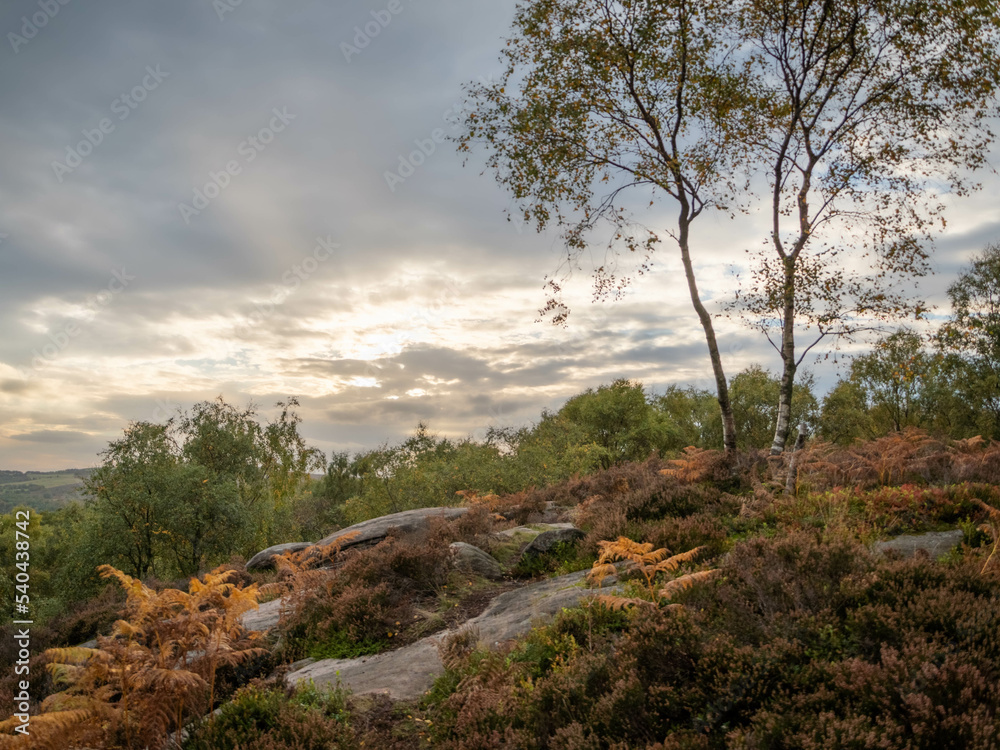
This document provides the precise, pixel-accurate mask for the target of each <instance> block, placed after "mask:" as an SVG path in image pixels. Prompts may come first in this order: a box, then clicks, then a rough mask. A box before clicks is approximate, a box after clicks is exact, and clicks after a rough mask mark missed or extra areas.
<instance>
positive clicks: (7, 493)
mask: <svg viewBox="0 0 1000 750" xmlns="http://www.w3.org/2000/svg"><path fill="white" fill-rule="evenodd" d="M91 471H93V469H66V470H65V471H9V470H5V469H0V514H5V513H10V512H11V510H13V509H14V508H16V507H17V506H19V505H27V506H28V507H29V508H34V509H35V510H41V511H45V510H57V509H59V508H62V507H63V506H64V505H66V504H68V503H70V502H72V501H73V500H80V499H81V495H80V490H81V489H83V480H84V479H86V478H87V477H88V476H90V472H91Z"/></svg>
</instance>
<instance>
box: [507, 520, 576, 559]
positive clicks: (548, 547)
mask: <svg viewBox="0 0 1000 750" xmlns="http://www.w3.org/2000/svg"><path fill="white" fill-rule="evenodd" d="M585 536H587V535H586V534H584V533H583V532H582V531H580V529H576V528H573V527H570V528H567V529H552V530H550V531H543V532H542V533H541V534H539V535H538V536H536V537H535V538H534V539H532V540H531V541H530V542H529V543H528V546H527V547H525V548H524V550H523V551H522V552H521V560H522V561H524V560H530V559H531V558H533V557H541V556H543V555H547V554H549V553H550V552H552V550H553V549H555V546H556V545H557V544H576V543H577V542H579V541H580V540H581V539H583V538H584V537H585Z"/></svg>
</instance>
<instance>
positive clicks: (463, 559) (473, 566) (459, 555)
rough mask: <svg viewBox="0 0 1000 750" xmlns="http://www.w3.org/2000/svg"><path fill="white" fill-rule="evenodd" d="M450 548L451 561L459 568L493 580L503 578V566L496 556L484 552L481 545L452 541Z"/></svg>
mask: <svg viewBox="0 0 1000 750" xmlns="http://www.w3.org/2000/svg"><path fill="white" fill-rule="evenodd" d="M449 548H450V549H451V563H452V565H454V566H455V568H456V569H457V570H461V571H465V572H468V573H475V574H476V575H480V576H482V577H483V578H488V579H490V580H491V581H495V580H497V579H499V578H503V575H504V570H503V566H501V565H500V563H499V562H497V560H496V558H495V557H493V556H492V555H489V554H487V553H486V552H483V551H482V550H481V549H479V547H475V546H473V545H471V544H466V543H465V542H452V544H450V545H449Z"/></svg>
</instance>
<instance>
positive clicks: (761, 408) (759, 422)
mask: <svg viewBox="0 0 1000 750" xmlns="http://www.w3.org/2000/svg"><path fill="white" fill-rule="evenodd" d="M813 382H814V381H813V377H812V375H805V376H801V377H800V378H799V382H797V383H795V385H794V386H793V388H792V401H791V412H790V418H789V419H790V423H791V424H792V425H793V429H792V430H791V433H790V435H789V440H790V441H794V440H795V438H796V437H797V436H798V426H799V425H800V424H801V423H803V422H806V423H807V424H812V423H813V422H814V421H815V419H816V412H817V410H818V404H817V402H816V397H815V396H814V395H813V392H812V388H813ZM780 385H781V383H780V380H779V379H778V377H777V376H775V375H772V374H771V373H770V372H768V371H767V370H764V369H763V368H761V366H760V365H756V364H755V365H750V367H748V368H747V369H745V370H743V371H742V372H740V373H738V374H737V375H736V376H735V377H733V379H732V381H730V383H729V396H730V398H731V399H732V402H733V418H734V419H735V420H736V434H737V441H736V444H737V446H738V447H739V448H740V449H741V450H749V449H753V448H755V449H757V450H764V449H766V448H768V447H769V446H770V445H771V441H772V439H773V437H774V429H775V424H776V423H777V420H778V391H779V388H780ZM719 444H721V440H720V441H719V443H717V444H716V446H717V445H719ZM716 446H712V447H716Z"/></svg>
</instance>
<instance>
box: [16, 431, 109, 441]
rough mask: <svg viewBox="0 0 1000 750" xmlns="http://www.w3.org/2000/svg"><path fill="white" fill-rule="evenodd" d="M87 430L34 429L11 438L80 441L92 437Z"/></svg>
mask: <svg viewBox="0 0 1000 750" xmlns="http://www.w3.org/2000/svg"><path fill="white" fill-rule="evenodd" d="M90 437H91V436H90V435H89V434H88V433H86V432H74V431H72V430H34V431H32V432H20V433H17V434H14V435H11V436H10V439H11V440H21V441H24V442H28V443H60V444H61V443H78V442H80V441H83V440H88V439H90Z"/></svg>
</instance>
